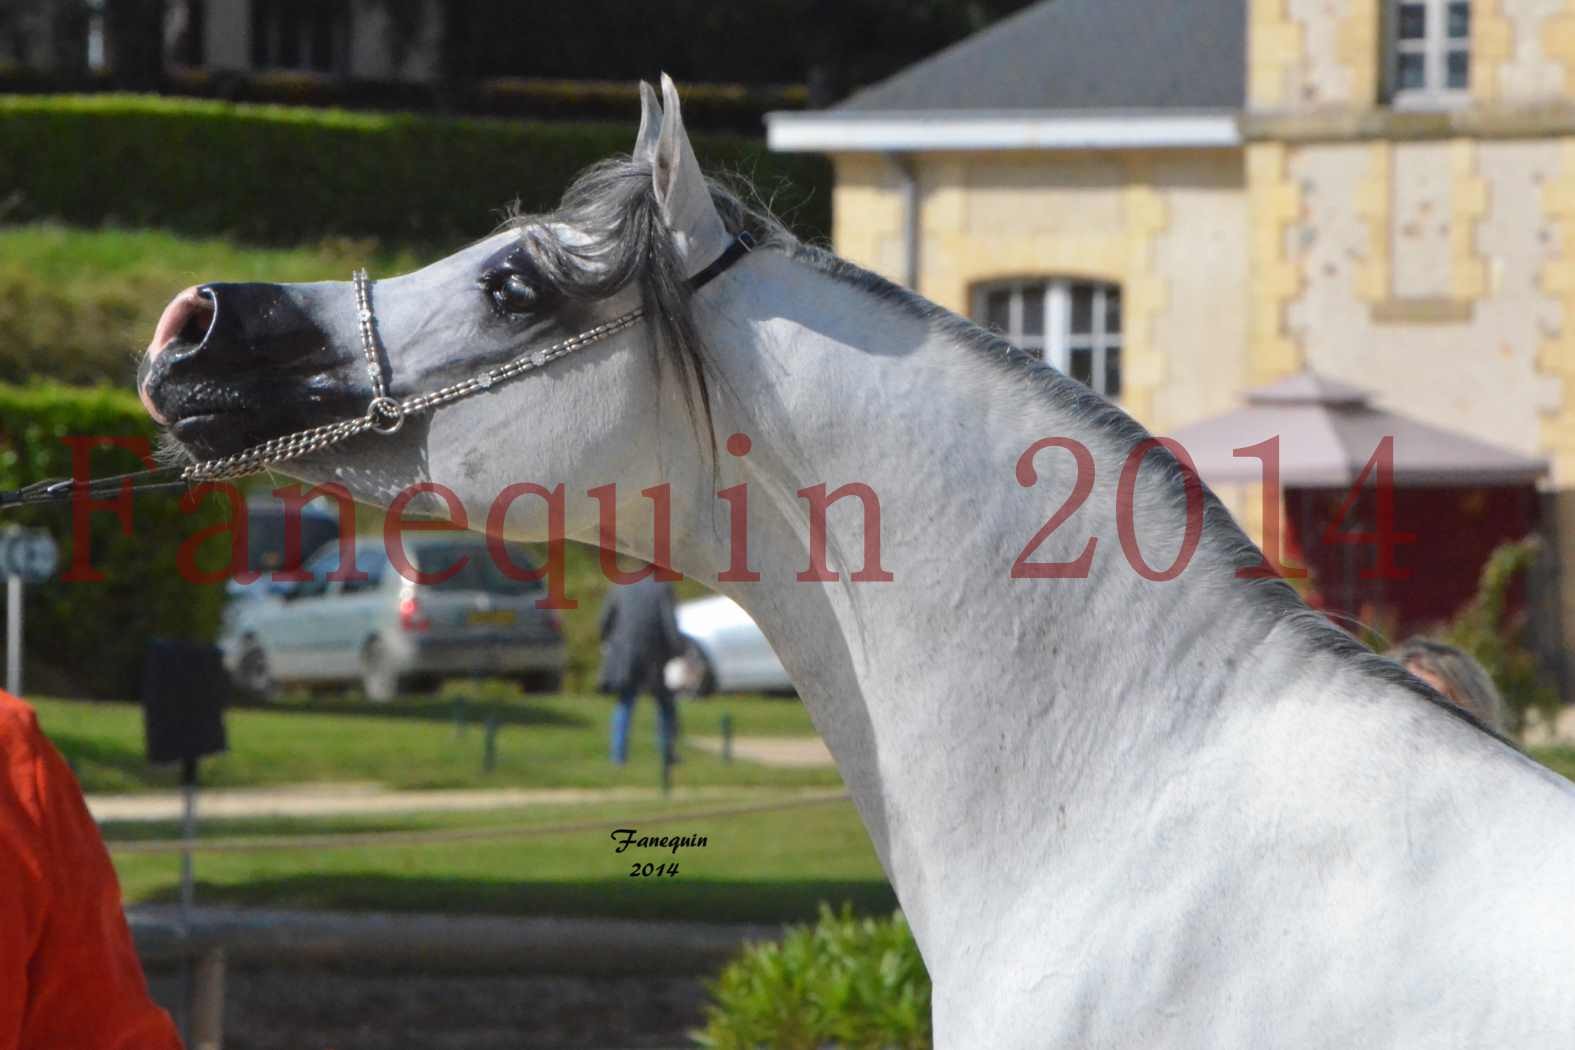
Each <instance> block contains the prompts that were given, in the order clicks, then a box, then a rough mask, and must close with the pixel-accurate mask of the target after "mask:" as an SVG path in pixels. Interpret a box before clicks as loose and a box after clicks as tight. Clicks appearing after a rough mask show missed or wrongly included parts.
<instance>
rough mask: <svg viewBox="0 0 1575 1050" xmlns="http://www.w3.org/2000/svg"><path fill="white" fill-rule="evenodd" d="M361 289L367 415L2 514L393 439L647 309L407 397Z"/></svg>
mask: <svg viewBox="0 0 1575 1050" xmlns="http://www.w3.org/2000/svg"><path fill="white" fill-rule="evenodd" d="M754 247H755V239H754V238H753V237H751V236H750V235H749V234H748V233H739V234H738V235H737V236H736V237H734V238H733V241H732V243H730V244H729V245H728V246H727V249H726V250H725V251H723V252H722V254H721V255H719V256H717V257H716V258H715V259H714V260H712V261H711V263H710V265H708V266H706V267H705V268H704V269H703V270H701V271H700V272H699V273H696V274H695V275H694V276H693V277H691V278H689V288H690V291H699V290H700V289H701V288H704V287H705V286H706V285H707V284H709V283H711V281H713V280H715V279H716V278H717V277H718V276H720V275H721V274H722V273H724V272H725V271H726V270H727V269H728V268H729V267H731V266H732V265H733V264H734V263H736V262H737V261H738V260H739V259H742V258H743V257H744V256H745V255H747V254H748V253H749V252H750V251H752V250H753V249H754ZM354 284H355V291H356V319H357V322H358V327H359V329H360V332H361V348H362V351H363V353H364V354H365V356H366V363H367V372H368V375H369V376H370V378H371V381H372V400H371V401H370V402H369V403H368V405H367V411H366V415H364V416H358V417H355V418H353V419H341V420H337V421H335V422H333V423H324V424H322V425H320V426H315V427H311V428H309V429H306V430H299V431H296V432H295V433H293V434H285V435H282V436H280V437H275V438H269V439H268V440H267V441H264V442H262V443H261V444H259V445H254V446H253V447H251V448H248V449H244V450H242V451H240V452H237V453H235V454H234V455H230V456H224V457H222V458H220V459H211V460H204V461H203V462H200V463H188V464H186V465H184V466H168V467H155V468H153V469H151V470H138V471H132V472H131V473H129V474H114V475H110V476H108V477H102V478H82V479H77V478H50V479H48V480H45V481H38V482H34V483H33V484H31V485H27V486H24V487H23V488H19V489H15V490H13V491H9V492H5V491H0V509H4V508H6V507H18V506H25V505H31V504H36V503H59V502H63V501H65V500H69V499H73V498H76V497H95V498H102V497H106V496H112V495H118V494H120V493H123V492H126V491H137V492H150V491H153V490H155V489H172V488H186V487H188V486H189V485H191V484H192V483H194V482H203V481H223V480H227V479H233V478H243V477H246V476H247V475H248V474H255V473H257V472H259V471H261V470H263V469H265V468H266V467H268V466H269V465H270V464H274V463H283V462H286V461H288V460H292V459H298V458H299V457H301V456H305V455H309V454H311V453H313V452H317V451H320V450H322V449H325V448H329V447H331V446H333V445H337V444H339V443H340V442H342V441H346V440H348V439H349V438H352V437H355V436H356V435H357V434H363V433H366V432H368V431H370V432H372V433H374V434H392V433H394V432H395V431H397V430H398V429H399V428H400V427H401V426H402V425H403V424H404V421H405V419H406V418H407V417H409V416H412V415H419V414H421V413H424V412H431V411H433V410H434V409H437V408H439V407H441V406H443V405H447V404H450V403H452V402H455V401H460V400H463V399H465V398H467V397H471V396H473V395H475V394H480V393H482V392H483V391H486V390H490V389H491V388H492V387H493V386H494V385H495V384H497V383H502V382H506V381H508V380H511V379H514V378H516V377H518V376H521V375H524V374H525V373H526V372H532V371H535V370H536V369H538V368H542V367H544V366H546V365H548V364H550V363H551V362H553V361H556V360H557V359H558V358H560V357H566V356H568V355H569V354H572V353H574V352H575V351H576V350H582V349H584V348H585V347H587V346H590V345H592V344H594V343H599V342H601V341H602V340H603V339H606V338H608V337H609V336H612V335H615V334H617V333H618V332H622V331H624V330H625V329H628V328H631V327H633V326H634V325H635V324H637V323H638V322H639V321H640V319H641V317H642V316H643V315H644V311H643V310H642V309H641V308H639V307H636V308H634V309H633V310H630V311H629V312H627V313H624V314H620V315H619V316H618V317H615V318H613V319H612V320H610V321H605V322H603V323H602V324H599V325H597V326H595V327H594V328H589V329H586V330H585V331H583V332H580V333H579V334H578V335H574V336H571V337H569V338H568V339H565V340H563V341H562V342H561V343H555V344H553V345H552V346H548V347H543V348H541V349H538V350H530V351H527V352H525V353H523V354H521V355H520V356H518V357H516V358H514V359H513V360H511V361H506V362H504V363H503V364H501V365H495V366H494V367H492V368H488V369H484V370H483V371H481V372H478V373H477V374H475V375H473V376H471V377H470V378H468V379H462V380H460V381H459V382H457V383H450V384H449V385H448V386H446V387H442V388H441V389H438V390H433V391H431V392H429V393H425V394H414V395H412V396H410V397H407V398H402V399H400V398H395V397H392V396H390V395H389V393H388V391H387V386H386V384H385V383H384V381H383V370H382V366H381V363H380V358H379V354H378V352H377V351H378V347H377V329H376V320H375V318H374V316H373V313H372V299H371V282H370V281H369V280H368V279H367V276H366V271H364V270H357V271H356V272H355V280H354Z"/></svg>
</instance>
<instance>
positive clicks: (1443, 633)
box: [1436, 536, 1559, 734]
mask: <svg viewBox="0 0 1575 1050" xmlns="http://www.w3.org/2000/svg"><path fill="white" fill-rule="evenodd" d="M1542 548H1543V544H1542V541H1541V540H1539V539H1537V538H1536V537H1534V536H1533V537H1528V538H1526V539H1523V540H1520V541H1518V542H1515V543H1504V544H1500V545H1499V546H1498V547H1497V548H1495V549H1494V551H1493V553H1492V554H1491V555H1489V556H1488V560H1487V561H1486V562H1485V563H1484V564H1483V566H1482V574H1481V576H1480V577H1479V578H1478V581H1477V592H1476V594H1475V595H1473V596H1472V598H1471V600H1470V601H1469V602H1467V603H1466V605H1465V607H1464V608H1462V609H1461V610H1460V612H1458V613H1456V614H1455V618H1454V619H1453V620H1451V621H1449V623H1448V624H1446V625H1444V627H1443V628H1442V629H1441V630H1440V631H1438V632H1437V635H1436V636H1437V638H1438V640H1439V641H1442V642H1445V643H1447V644H1449V645H1453V646H1456V647H1457V648H1460V649H1463V650H1465V651H1466V652H1468V653H1470V654H1471V655H1472V656H1474V657H1476V658H1477V661H1478V662H1479V663H1481V664H1482V666H1483V668H1484V669H1486V671H1487V672H1488V674H1489V675H1491V676H1492V677H1493V681H1494V683H1495V684H1497V686H1498V688H1499V692H1500V693H1502V694H1503V696H1504V707H1505V715H1506V719H1505V721H1506V723H1507V724H1506V725H1505V729H1506V730H1508V731H1509V732H1510V733H1511V734H1515V733H1518V732H1520V730H1521V729H1522V728H1523V727H1524V726H1525V724H1526V716H1527V715H1528V714H1529V713H1530V712H1531V711H1533V710H1537V711H1539V712H1541V714H1542V716H1543V717H1544V718H1545V719H1551V718H1554V717H1556V716H1557V714H1558V711H1559V696H1558V693H1557V692H1556V691H1554V689H1553V688H1552V687H1550V686H1549V685H1548V683H1547V681H1546V680H1545V679H1544V678H1543V676H1542V671H1541V669H1540V668H1539V667H1538V664H1537V658H1536V655H1535V654H1534V653H1532V652H1531V650H1530V649H1529V648H1528V647H1527V646H1526V644H1525V642H1524V641H1523V638H1522V636H1523V635H1524V634H1525V630H1526V617H1525V615H1524V613H1519V614H1515V615H1510V614H1509V612H1508V609H1509V592H1510V588H1511V587H1512V586H1513V585H1514V583H1515V580H1516V578H1517V577H1519V576H1520V575H1521V574H1522V573H1527V574H1529V573H1530V572H1531V570H1532V567H1533V566H1534V565H1535V564H1536V562H1537V559H1538V558H1539V557H1540V556H1541V554H1542Z"/></svg>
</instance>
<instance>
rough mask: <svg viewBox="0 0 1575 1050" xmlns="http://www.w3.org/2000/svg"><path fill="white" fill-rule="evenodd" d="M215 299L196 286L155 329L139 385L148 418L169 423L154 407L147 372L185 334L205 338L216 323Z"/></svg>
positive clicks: (171, 307)
mask: <svg viewBox="0 0 1575 1050" xmlns="http://www.w3.org/2000/svg"><path fill="white" fill-rule="evenodd" d="M213 313H214V305H213V300H211V299H209V298H208V297H207V296H205V295H203V294H202V293H201V292H200V291H198V289H197V286H196V285H193V286H192V287H190V288H187V289H186V290H185V291H183V292H181V293H180V294H179V295H177V296H176V297H175V298H174V299H171V300H170V304H169V305H168V306H166V307H165V308H164V313H163V314H162V315H161V316H160V317H159V323H158V325H157V327H155V328H154V329H153V340H152V342H150V343H148V356H147V358H146V359H145V360H144V362H143V365H142V369H141V371H142V375H143V381H142V382H139V383H138V384H137V395H138V396H139V397H140V398H141V399H142V406H143V407H144V408H146V409H147V410H148V415H150V416H152V417H153V419H154V420H155V421H156V422H158V423H160V424H161V425H162V424H165V423H167V422H169V421H168V420H166V419H165V418H164V417H163V416H162V415H160V414H159V412H158V410H157V409H155V408H154V407H153V401H152V399H151V398H149V397H148V391H147V370H148V365H150V364H152V362H153V359H154V358H155V357H157V356H158V355H159V353H160V352H161V351H163V350H164V348H165V347H167V346H169V345H170V343H171V342H173V341H174V340H176V339H178V338H180V336H181V334H182V333H183V332H186V331H187V330H188V329H191V330H192V335H197V332H198V331H200V332H201V335H200V336H198V338H199V339H201V338H205V337H206V336H207V333H208V328H209V327H210V326H211V325H212V324H213Z"/></svg>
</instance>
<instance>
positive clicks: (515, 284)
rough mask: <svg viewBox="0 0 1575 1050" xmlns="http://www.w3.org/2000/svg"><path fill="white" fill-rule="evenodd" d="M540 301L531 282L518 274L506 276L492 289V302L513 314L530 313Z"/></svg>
mask: <svg viewBox="0 0 1575 1050" xmlns="http://www.w3.org/2000/svg"><path fill="white" fill-rule="evenodd" d="M540 299H541V296H539V295H538V294H536V289H535V288H533V287H531V284H530V282H529V281H527V280H526V279H525V278H524V277H522V276H521V275H519V274H517V273H511V274H507V275H505V276H504V278H503V280H501V281H499V282H498V283H497V284H496V285H494V286H493V289H492V301H493V302H495V303H497V305H498V308H499V309H501V310H503V311H505V312H507V313H511V314H522V313H528V312H529V311H530V310H531V309H533V308H534V307H535V306H536V304H537V303H538V302H539V301H540Z"/></svg>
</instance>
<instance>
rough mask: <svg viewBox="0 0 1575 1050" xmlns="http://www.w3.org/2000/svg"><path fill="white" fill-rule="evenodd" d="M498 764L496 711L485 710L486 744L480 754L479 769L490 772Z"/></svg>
mask: <svg viewBox="0 0 1575 1050" xmlns="http://www.w3.org/2000/svg"><path fill="white" fill-rule="evenodd" d="M497 766H498V712H497V711H496V710H492V711H488V712H487V744H486V747H485V749H484V750H483V751H482V755H481V771H482V772H483V773H490V772H492V771H493V770H494V769H496V768H497Z"/></svg>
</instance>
